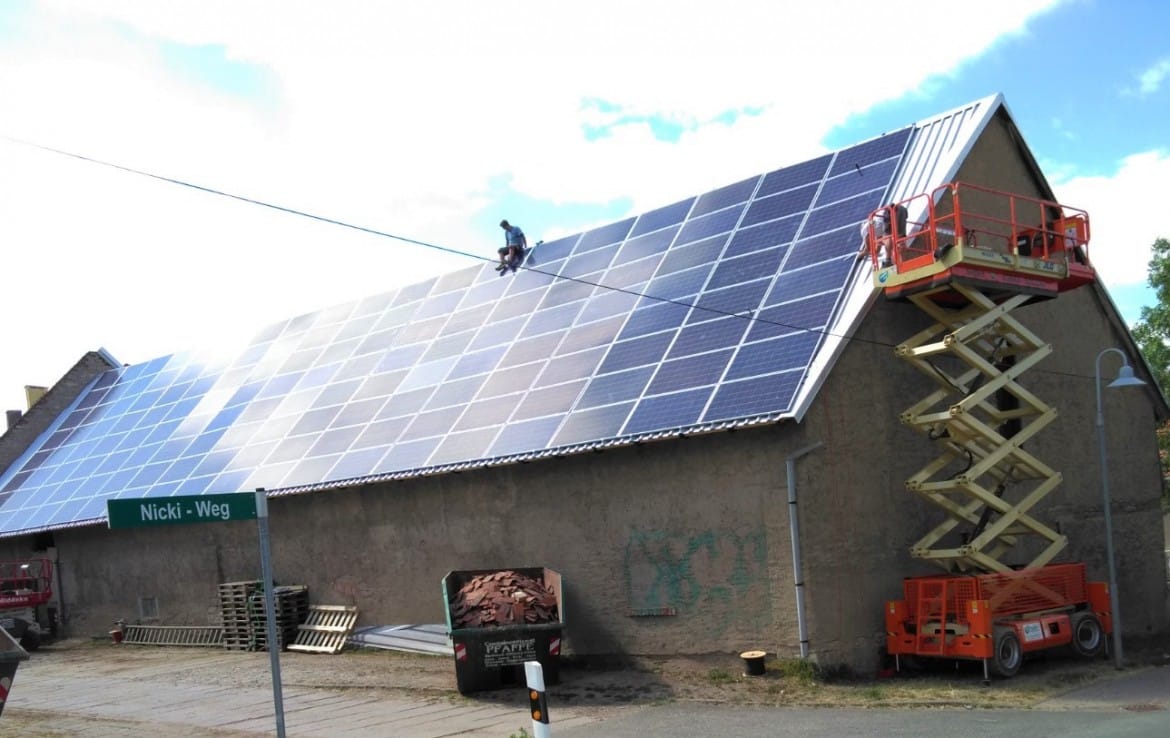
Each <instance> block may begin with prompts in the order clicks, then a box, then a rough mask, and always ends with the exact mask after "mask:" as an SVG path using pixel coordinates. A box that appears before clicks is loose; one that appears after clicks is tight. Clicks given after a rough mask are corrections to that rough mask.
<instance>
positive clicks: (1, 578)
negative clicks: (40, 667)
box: [0, 559, 53, 651]
mask: <svg viewBox="0 0 1170 738" xmlns="http://www.w3.org/2000/svg"><path fill="white" fill-rule="evenodd" d="M52 597H53V562H51V561H49V560H48V559H24V560H19V561H0V627H3V628H4V629H5V630H7V631H8V633H9V634H10V635H11V636H12V637H13V638H15V639H17V640H18V641H20V645H21V646H23V647H24V649H25V650H27V651H34V650H36V649H37V648H38V647H39V646H40V645H41V626H40V621H39V618H38V617H37V611H36V610H37V607H38V606H40V605H44V604H45V603H47V602H48V601H49V600H50V599H52Z"/></svg>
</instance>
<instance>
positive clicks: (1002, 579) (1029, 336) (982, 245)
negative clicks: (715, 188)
mask: <svg viewBox="0 0 1170 738" xmlns="http://www.w3.org/2000/svg"><path fill="white" fill-rule="evenodd" d="M863 237H864V239H865V243H866V246H867V248H868V251H869V258H870V259H871V261H872V264H873V268H874V284H875V286H876V287H878V288H880V289H881V290H882V292H883V293H884V295H885V296H886V297H887V298H889V299H894V300H904V301H908V302H910V303H913V304H914V305H916V306H917V307H918V308H919V309H920V310H922V311H923V312H924V313H926V314H927V315H928V316H929V317H930V318H931V319H932V321H933V322H932V324H931V325H930V326H929V327H928V328H926V329H924V330H922V331H920V332H919V333H917V334H915V335H914V336H912V337H910V338H909V339H907V340H906V341H904V342H902V343H901V344H899V345H898V346H897V347H896V350H895V353H896V355H897V356H898V357H899V358H901V359H903V360H905V361H907V362H908V363H909V364H911V365H912V366H913V367H914V368H916V369H917V370H919V371H920V372H921V373H922V374H923V375H925V376H927V377H929V378H930V379H931V380H932V382H933V383H934V385H935V387H936V388H935V390H934V391H932V392H930V393H929V394H927V395H926V396H925V397H923V398H922V399H921V400H920V401H918V402H916V403H914V404H913V405H911V406H910V407H909V408H907V409H906V410H905V411H904V412H903V413H902V415H901V421H902V422H903V423H905V424H906V425H908V426H910V427H911V428H913V429H914V430H916V431H918V432H919V433H921V434H922V435H924V436H925V437H926V438H927V439H928V440H929V441H930V442H931V443H933V444H934V446H935V448H936V450H937V452H938V453H937V455H936V457H935V458H934V459H933V460H932V461H931V462H930V463H928V464H927V465H926V466H924V467H923V468H922V469H921V470H920V471H919V472H917V473H916V474H914V475H913V476H912V477H910V478H909V479H908V480H907V481H906V487H907V489H908V490H910V491H911V492H913V493H914V494H916V495H918V496H920V497H922V498H923V499H924V500H926V501H928V502H930V503H931V504H933V505H935V506H936V507H937V508H938V509H940V510H941V511H943V513H944V514H945V515H944V519H943V522H941V523H939V524H938V525H937V526H936V527H935V528H933V529H932V530H931V531H930V532H928V533H927V534H926V535H925V536H923V537H922V538H921V539H920V540H919V541H918V542H917V543H916V544H915V545H914V546H912V547H911V549H910V554H911V556H912V557H914V558H918V559H922V560H926V561H930V562H932V563H934V564H936V565H938V566H940V567H942V568H943V569H944V570H945V571H946V572H947V573H946V574H945V575H940V576H927V577H913V578H908V579H906V580H905V582H904V587H903V599H902V600H900V601H894V602H890V603H887V607H886V613H885V620H886V633H887V638H886V645H887V650H888V651H889V653H890V654H892V655H894V656H895V657H896V659H898V658H899V657H900V656H903V655H914V656H931V657H945V658H957V659H977V660H981V661H982V662H983V666H984V676H985V678H987V676H988V668H989V666H990V667H991V668H992V669H994V671H995V672H996V673H997V674H998V675H1000V676H1005V677H1006V676H1011V675H1013V674H1015V673H1016V671H1018V670H1019V667H1020V664H1021V663H1022V661H1023V654H1024V653H1026V652H1029V651H1034V650H1039V649H1043V648H1050V647H1054V646H1060V645H1070V646H1071V647H1072V648H1073V649H1074V650H1076V651H1077V652H1078V653H1081V654H1083V655H1095V654H1097V653H1100V651H1101V650H1102V649H1103V648H1104V643H1105V638H1104V634H1105V633H1108V632H1111V629H1112V622H1111V617H1110V612H1109V607H1108V599H1109V598H1108V589H1107V586H1106V585H1105V584H1103V583H1097V582H1087V581H1086V580H1085V568H1084V565H1083V564H1053V563H1052V561H1053V559H1054V558H1055V557H1056V555H1057V554H1059V552H1060V551H1061V550H1062V549H1063V548H1064V547H1065V546H1066V545H1067V539H1066V538H1065V537H1064V536H1063V535H1062V534H1060V533H1059V532H1058V531H1057V530H1055V529H1053V528H1052V527H1050V526H1048V525H1046V524H1045V523H1043V522H1042V521H1041V520H1039V519H1038V518H1037V517H1036V516H1034V515H1033V509H1034V508H1035V507H1036V505H1037V504H1038V503H1040V502H1041V501H1042V500H1043V499H1044V498H1045V497H1046V496H1047V495H1048V494H1049V493H1051V492H1052V491H1053V490H1054V489H1056V487H1057V486H1058V485H1059V484H1060V482H1061V475H1060V473H1059V472H1058V471H1056V470H1055V469H1052V468H1051V467H1049V466H1048V465H1047V464H1045V463H1044V462H1043V461H1042V460H1041V459H1039V458H1037V457H1036V456H1035V455H1033V454H1031V453H1030V452H1029V451H1027V450H1026V449H1025V448H1024V444H1025V443H1026V442H1027V441H1028V440H1029V439H1030V438H1032V437H1034V436H1035V435H1036V434H1037V433H1039V432H1040V431H1041V430H1042V429H1043V428H1044V427H1046V426H1047V425H1048V424H1049V423H1051V422H1052V421H1053V420H1055V418H1056V410H1055V408H1053V407H1051V406H1049V405H1048V404H1047V403H1045V402H1044V401H1043V400H1041V399H1040V398H1039V397H1037V396H1036V395H1035V394H1033V393H1032V392H1031V391H1029V390H1028V389H1027V388H1025V387H1024V386H1023V385H1022V384H1021V382H1020V379H1021V376H1022V375H1024V373H1025V372H1026V371H1027V370H1028V369H1030V368H1032V367H1033V366H1035V365H1036V364H1037V363H1038V362H1039V361H1040V360H1042V359H1043V358H1044V357H1046V356H1047V355H1048V354H1050V353H1051V352H1052V347H1051V346H1050V345H1049V344H1047V343H1045V342H1044V341H1042V340H1041V339H1040V338H1039V337H1038V336H1037V335H1036V334H1034V333H1033V332H1032V331H1030V330H1029V329H1028V328H1027V327H1026V326H1025V325H1024V324H1023V323H1021V322H1020V321H1019V320H1018V319H1017V317H1016V316H1015V315H1014V312H1013V311H1015V309H1016V308H1019V307H1022V306H1024V305H1027V304H1029V303H1031V302H1035V301H1036V300H1043V299H1051V298H1055V297H1057V296H1058V295H1059V294H1060V293H1062V292H1065V291H1067V290H1070V289H1075V288H1077V287H1081V286H1083V285H1086V284H1090V283H1091V282H1093V280H1094V279H1095V278H1096V277H1095V273H1094V271H1093V269H1092V267H1091V266H1090V264H1089V259H1088V241H1089V217H1088V214H1087V213H1085V212H1084V211H1083V210H1077V209H1074V208H1069V207H1066V206H1063V205H1060V204H1059V203H1056V202H1052V201H1047V200H1041V199H1036V198H1029V197H1024V196H1020V195H1015V194H1012V193H1007V192H1001V191H996V190H991V189H988V188H985V187H979V186H976V185H968V184H962V183H951V184H947V185H944V186H942V187H939V188H938V189H936V190H934V191H933V192H931V193H927V194H923V195H917V196H915V197H912V198H910V199H908V200H905V201H903V202H899V203H894V204H891V205H889V206H886V207H884V208H880V209H879V210H877V211H875V212H874V213H873V214H872V215H871V217H870V218H869V219H868V220H867V221H866V225H865V227H863ZM1009 559H1010V561H1009ZM899 665H900V660H899Z"/></svg>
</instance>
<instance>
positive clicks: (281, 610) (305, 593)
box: [249, 584, 309, 651]
mask: <svg viewBox="0 0 1170 738" xmlns="http://www.w3.org/2000/svg"><path fill="white" fill-rule="evenodd" d="M272 598H273V605H274V607H273V611H274V614H275V619H276V644H277V647H278V648H279V649H280V650H284V649H285V648H287V647H288V645H289V644H290V643H292V642H293V640H295V639H296V637H297V630H298V626H299V625H300V624H301V623H303V622H305V618H306V617H308V615H309V588H308V587H306V586H304V585H299V584H298V585H294V586H287V587H273V588H272ZM250 605H251V607H250V608H249V610H250V611H251V613H252V630H253V632H254V633H255V638H254V640H255V643H256V650H258V651H265V650H267V649H268V618H267V617H266V616H265V613H264V592H263V591H258V592H254V593H253V594H252V595H251V601H250Z"/></svg>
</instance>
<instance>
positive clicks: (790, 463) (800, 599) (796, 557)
mask: <svg viewBox="0 0 1170 738" xmlns="http://www.w3.org/2000/svg"><path fill="white" fill-rule="evenodd" d="M823 445H824V444H823V443H821V442H820V441H817V442H816V443H814V444H812V445H811V446H805V447H804V448H802V449H800V450H799V451H797V452H796V453H794V454H792V455H791V456H789V457H788V458H787V459H786V460H785V461H784V469H785V471H786V472H787V474H788V530H789V533H790V536H789V537H790V538H791V539H792V576H793V578H794V579H795V580H796V631H797V633H798V634H799V636H800V657H801V658H802V659H807V658H808V623H807V622H806V620H805V616H804V573H803V569H804V567H803V566H802V565H801V562H800V516H798V515H797V510H796V460H797V459H799V458H800V457H801V456H805V455H807V454H811V453H812V452H813V451H816V450H817V449H818V448H820V447H821V446H823Z"/></svg>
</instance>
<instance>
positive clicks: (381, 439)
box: [0, 128, 912, 532]
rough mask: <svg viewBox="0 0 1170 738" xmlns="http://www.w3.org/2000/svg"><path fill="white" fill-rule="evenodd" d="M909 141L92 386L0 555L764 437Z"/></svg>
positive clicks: (754, 182)
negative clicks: (212, 515) (150, 523)
mask: <svg viewBox="0 0 1170 738" xmlns="http://www.w3.org/2000/svg"><path fill="white" fill-rule="evenodd" d="M911 131H912V129H910V128H907V129H905V130H903V131H900V132H897V133H893V134H887V135H886V136H883V137H881V138H878V139H874V140H872V141H868V142H866V143H863V144H860V145H858V146H854V147H852V148H849V149H845V150H843V151H840V152H837V153H835V154H828V155H825V156H822V157H820V158H817V159H814V160H812V161H807V162H804V163H801V164H797V165H794V166H790V167H786V168H783V169H780V170H777V171H774V172H770V173H768V174H764V175H760V176H758V177H753V178H751V179H746V180H743V181H742V182H736V183H734V184H731V185H728V186H726V187H721V188H719V189H717V190H714V191H712V192H708V193H706V194H704V195H700V196H698V197H694V198H690V199H687V200H683V201H681V202H677V203H674V204H672V205H669V206H666V207H663V208H659V209H657V210H653V211H651V212H648V213H645V214H643V215H640V216H637V217H633V218H628V219H626V220H622V221H619V222H617V223H612V224H609V225H606V226H604V227H600V228H596V229H594V230H591V231H588V232H586V233H583V234H579V235H575V236H571V237H568V238H563V239H560V240H557V241H553V242H550V243H544V244H542V245H540V246H538V247H536V248H535V249H534V251H533V252H532V254H531V255H530V258H529V260H528V262H527V263H526V268H525V269H522V270H521V271H519V272H517V273H515V274H506V275H504V276H503V277H501V276H499V275H498V274H497V273H496V272H495V271H494V269H493V268H492V267H491V266H490V265H483V266H477V267H474V268H469V269H464V270H462V271H459V272H454V273H451V274H447V275H445V276H442V277H439V278H435V279H431V280H429V281H426V282H423V283H420V284H416V285H412V286H409V287H405V288H403V289H400V290H398V291H396V292H392V293H389V294H384V295H379V296H376V297H371V298H368V299H364V300H360V301H357V302H353V303H349V304H346V305H341V306H337V307H332V308H328V309H325V310H322V311H320V312H316V313H312V314H309V315H302V316H300V317H297V318H293V319H292V320H289V321H287V322H285V323H283V324H279V325H275V326H272V327H271V328H269V329H267V330H265V331H262V332H261V333H260V334H259V335H257V336H256V337H255V339H254V340H253V342H252V343H251V345H250V346H249V347H248V348H247V349H246V350H245V351H243V352H242V353H241V354H240V355H239V356H237V357H235V358H234V359H233V360H228V361H222V360H214V359H210V358H208V357H205V356H200V355H196V354H177V355H173V356H168V357H163V358H159V359H156V360H154V361H150V362H147V363H144V364H139V365H135V366H130V367H126V368H122V369H118V370H112V371H109V372H107V373H105V374H104V375H102V376H101V377H100V378H99V379H98V380H97V381H96V383H95V384H94V386H92V387H91V388H89V389H88V390H87V391H86V392H85V393H84V394H83V395H82V396H81V397H80V399H79V401H78V403H77V404H76V405H75V406H74V407H73V408H71V409H70V410H69V411H67V412H66V413H65V414H63V415H62V417H61V418H60V419H59V421H58V424H57V425H55V426H54V427H53V428H51V429H50V431H49V432H47V433H46V434H45V435H44V436H43V437H42V438H41V439H39V440H38V442H37V443H36V444H34V446H33V447H31V448H30V449H29V450H28V452H26V454H25V456H24V457H23V458H22V459H20V460H19V461H18V462H17V463H15V464H13V465H12V467H10V468H9V469H8V470H7V471H6V473H5V474H4V476H3V477H0V532H15V531H21V530H32V529H41V528H45V527H53V526H57V525H64V524H69V523H75V522H79V521H87V520H95V519H100V518H102V517H104V515H105V502H106V500H107V499H108V498H111V497H121V498H138V497H166V496H170V495H190V494H203V493H218V492H234V491H241V490H250V489H254V488H256V487H266V488H269V489H279V488H288V487H294V486H300V485H309V484H315V483H320V482H328V481H337V480H346V479H356V478H361V477H369V476H373V475H381V474H392V473H397V472H408V471H410V470H422V469H427V468H434V467H443V466H446V465H458V464H475V463H480V462H482V461H484V460H489V459H495V458H504V457H509V456H515V455H521V454H529V453H534V452H536V453H539V452H542V451H545V450H548V449H557V448H566V447H575V446H580V445H581V444H591V443H594V442H605V441H610V440H613V439H618V438H623V437H636V436H639V435H642V434H656V433H670V432H677V431H681V430H687V429H694V428H697V427H703V426H707V425H710V424H717V423H720V422H723V421H731V420H737V419H746V418H756V417H764V416H767V417H777V416H780V415H782V414H784V413H786V412H789V411H790V410H791V407H792V403H793V398H794V395H795V393H796V392H797V390H798V388H799V387H800V385H801V383H802V381H804V379H805V376H806V373H807V370H808V366H809V363H810V361H811V360H812V357H813V355H814V352H815V350H816V348H817V346H818V345H819V343H820V341H821V339H822V337H823V330H824V329H825V327H826V326H827V325H828V323H829V321H830V319H831V317H832V315H833V313H834V310H835V309H836V307H837V305H838V302H839V300H840V298H841V294H842V290H843V289H844V286H845V284H846V278H847V276H848V274H849V273H850V271H851V270H852V269H853V267H854V263H855V259H854V256H855V253H856V251H857V248H858V245H859V244H858V236H857V224H858V223H859V222H860V221H862V220H863V219H864V218H865V217H866V215H867V214H868V213H869V212H870V211H872V210H873V209H874V208H876V207H878V206H880V205H881V204H882V198H883V196H884V195H885V193H886V191H887V189H888V188H889V186H890V184H891V180H892V178H893V177H894V175H895V172H896V170H897V167H898V164H899V162H900V160H901V157H902V154H903V151H904V150H905V148H906V144H907V141H908V139H909V136H910V133H911Z"/></svg>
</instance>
